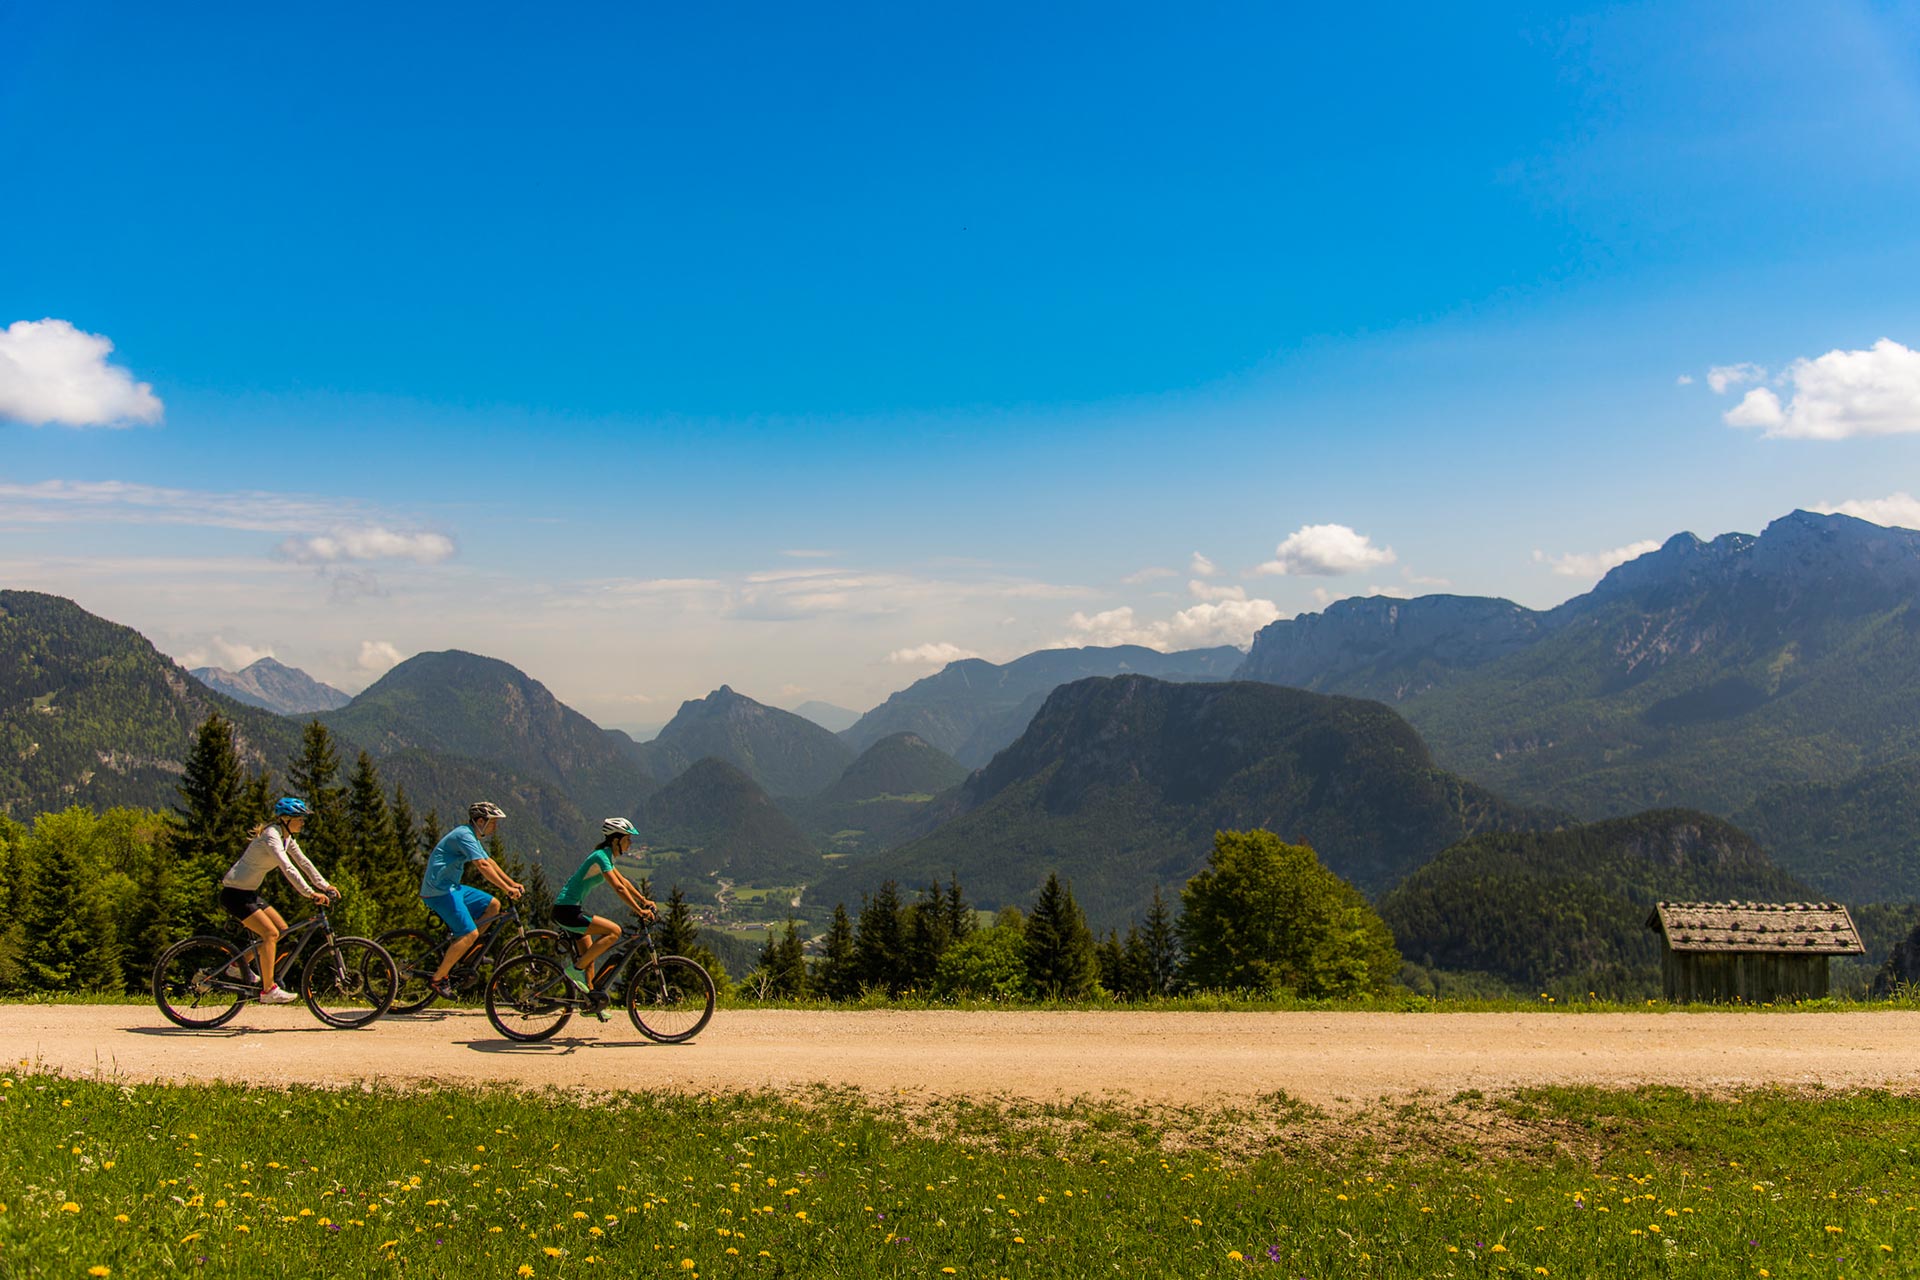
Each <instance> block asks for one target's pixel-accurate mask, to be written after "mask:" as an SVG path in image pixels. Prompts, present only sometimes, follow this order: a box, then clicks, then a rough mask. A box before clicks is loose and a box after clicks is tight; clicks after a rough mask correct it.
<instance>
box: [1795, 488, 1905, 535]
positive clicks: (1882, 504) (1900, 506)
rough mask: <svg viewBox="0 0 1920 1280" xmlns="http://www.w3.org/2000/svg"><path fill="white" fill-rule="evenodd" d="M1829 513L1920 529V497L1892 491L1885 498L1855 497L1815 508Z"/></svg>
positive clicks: (1901, 527) (1895, 527)
mask: <svg viewBox="0 0 1920 1280" xmlns="http://www.w3.org/2000/svg"><path fill="white" fill-rule="evenodd" d="M1813 509H1814V510H1815V511H1820V512H1825V513H1826V514H1828V515H1843V516H1854V517H1857V518H1858V519H1861V520H1869V521H1872V522H1873V523H1874V524H1881V525H1886V526H1887V527H1889V528H1894V529H1920V498H1916V497H1914V496H1913V495H1912V494H1910V493H1891V494H1888V495H1887V496H1886V497H1884V498H1855V499H1853V500H1851V501H1848V502H1840V503H1833V504H1823V505H1821V506H1817V507H1815V508H1813Z"/></svg>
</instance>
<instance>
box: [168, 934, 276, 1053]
mask: <svg viewBox="0 0 1920 1280" xmlns="http://www.w3.org/2000/svg"><path fill="white" fill-rule="evenodd" d="M239 954H240V948H238V947H236V946H234V945H233V943H231V942H229V941H227V940H226V939H225V938H210V937H201V938H187V939H185V940H184V941H181V942H176V943H174V944H173V945H172V946H171V947H168V948H167V949H166V950H165V951H164V952H162V953H161V955H160V958H159V959H158V960H156V961H155V962H154V965H153V1002H154V1003H155V1004H157V1005H159V1006H160V1012H161V1013H164V1014H166V1015H167V1021H169V1022H171V1023H173V1024H174V1025H176V1026H181V1027H186V1028H188V1029H190V1030H205V1029H206V1028H209V1027H218V1026H221V1025H224V1024H225V1023H227V1022H228V1021H230V1020H232V1018H233V1015H235V1014H236V1013H239V1012H240V1004H241V1002H242V1001H243V1000H244V999H245V998H246V993H247V991H248V990H249V989H251V988H252V987H253V986H254V985H255V981H256V980H255V978H254V977H253V975H252V973H251V971H250V970H248V969H247V967H246V966H245V965H244V964H243V963H242V962H240V961H239V960H237V959H236V957H237V956H239Z"/></svg>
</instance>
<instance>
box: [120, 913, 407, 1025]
mask: <svg viewBox="0 0 1920 1280" xmlns="http://www.w3.org/2000/svg"><path fill="white" fill-rule="evenodd" d="M315 937H324V938H325V941H324V942H322V943H321V944H320V945H319V946H318V947H317V948H316V949H315V950H314V952H313V954H312V955H310V956H308V957H307V961H306V963H305V964H304V965H302V966H301V967H300V970H299V972H300V985H299V988H298V990H299V993H300V996H301V998H303V999H304V1000H305V1001H306V1002H307V1008H309V1009H311V1010H312V1011H313V1016H314V1017H316V1018H318V1019H320V1021H322V1022H324V1023H326V1024H327V1025H328V1026H330V1027H344V1028H349V1029H351V1028H357V1027H364V1026H367V1025H369V1024H370V1023H372V1022H373V1021H374V1019H376V1018H378V1017H379V1016H380V1015H381V1014H383V1013H385V1012H386V1011H387V1008H388V1006H389V1005H391V1004H392V1003H393V997H394V995H395V994H396V993H397V992H398V991H399V989H400V972H399V968H398V966H396V965H395V964H394V961H393V957H392V956H391V955H389V954H387V950H386V948H384V947H382V946H381V945H380V944H379V943H377V942H375V941H374V940H373V939H371V938H355V937H336V936H335V934H334V932H333V922H332V921H331V920H329V919H328V918H327V909H326V908H325V907H317V908H315V910H314V912H313V914H312V915H310V916H308V917H307V918H306V919H304V920H302V921H300V922H299V923H298V924H291V925H288V926H287V930H286V932H285V933H283V934H281V935H280V940H279V955H278V958H277V959H276V961H275V963H274V968H273V972H274V978H275V980H276V981H278V980H279V979H280V978H282V976H283V975H288V974H291V973H293V972H294V966H295V965H296V964H297V963H298V962H299V960H300V956H301V953H302V952H304V951H305V950H306V949H307V944H308V943H310V942H312V941H313V940H314V938H315ZM259 951H260V939H259V938H255V939H253V941H252V942H250V943H249V944H248V945H246V946H244V947H241V946H237V945H235V944H234V942H233V941H232V939H229V938H216V937H213V936H212V935H209V934H201V935H197V936H195V937H191V938H183V939H181V940H180V941H179V942H176V943H174V944H173V945H172V946H170V947H168V948H167V949H166V950H165V951H163V952H161V953H160V958H159V959H158V960H155V961H154V962H153V1001H154V1003H155V1004H157V1005H159V1006H160V1012H161V1013H163V1014H165V1015H166V1016H167V1020H168V1021H169V1022H172V1023H174V1024H176V1025H177V1026H182V1027H187V1028H189V1029H191V1030H206V1029H209V1028H212V1027H218V1026H222V1025H224V1024H226V1023H227V1022H229V1021H231V1020H232V1019H233V1017H234V1016H235V1015H236V1014H238V1013H239V1012H240V1008H241V1006H242V1005H244V1004H246V1003H248V1002H249V1001H254V1000H258V999H259V998H260V978H259V972H260V971H259V966H258V959H259Z"/></svg>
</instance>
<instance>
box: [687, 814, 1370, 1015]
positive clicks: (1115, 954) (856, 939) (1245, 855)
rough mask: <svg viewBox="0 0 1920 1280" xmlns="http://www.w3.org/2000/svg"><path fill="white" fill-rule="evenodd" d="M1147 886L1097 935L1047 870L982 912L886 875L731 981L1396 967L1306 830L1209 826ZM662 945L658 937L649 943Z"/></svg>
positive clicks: (1358, 981)
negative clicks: (1179, 878)
mask: <svg viewBox="0 0 1920 1280" xmlns="http://www.w3.org/2000/svg"><path fill="white" fill-rule="evenodd" d="M1180 903H1181V908H1182V910H1181V913H1180V915H1179V916H1178V918H1176V917H1175V915H1174V912H1173V910H1172V907H1171V905H1170V904H1169V903H1168V901H1167V900H1166V898H1165V896H1164V895H1163V894H1162V893H1161V892H1160V890H1158V889H1157V888H1156V889H1155V890H1154V894H1153V900H1152V902H1151V903H1150V904H1149V906H1148V908H1147V910H1146V913H1145V914H1144V915H1143V916H1142V917H1141V918H1140V919H1138V920H1136V921H1135V922H1134V923H1133V924H1132V925H1130V926H1129V927H1128V929H1127V932H1126V934H1125V936H1124V937H1123V936H1122V935H1121V934H1120V933H1119V932H1118V931H1117V930H1116V931H1112V932H1109V933H1108V934H1107V936H1106V937H1105V938H1104V939H1098V940H1096V939H1095V937H1094V935H1093V933H1092V931H1091V930H1089V929H1088V927H1087V922H1086V917H1085V915H1084V914H1083V913H1082V912H1081V910H1080V907H1079V904H1078V903H1076V902H1075V901H1074V897H1073V890H1072V887H1071V886H1070V885H1068V884H1066V883H1064V882H1063V881H1061V879H1060V877H1059V875H1058V874H1057V873H1056V874H1053V875H1049V876H1048V877H1047V882H1046V884H1045V885H1044V886H1042V888H1041V889H1040V892H1039V894H1038V895H1037V896H1036V897H1035V898H1034V900H1033V903H1032V904H1031V906H1030V907H1029V908H1028V910H1027V911H1026V912H1024V913H1023V912H1021V911H1020V910H1019V909H1018V908H1015V907H1007V908H1004V909H1002V910H1001V911H1000V913H999V914H998V915H996V916H995V917H994V918H993V921H992V923H991V924H989V925H986V926H984V927H982V926H981V925H980V924H978V922H977V915H976V913H975V911H974V910H973V908H972V907H970V906H969V905H968V904H967V901H966V898H965V895H964V893H963V891H962V890H961V887H960V883H959V880H958V878H954V879H952V880H950V882H949V883H948V884H947V885H946V886H944V887H942V886H941V885H940V883H939V882H938V881H936V882H934V883H932V884H930V885H928V886H927V887H926V888H925V889H923V890H921V891H920V894H919V896H918V897H917V898H915V899H914V900H913V901H911V902H906V901H903V900H902V899H901V896H900V886H899V885H898V884H897V883H896V882H894V881H891V880H889V881H887V882H885V883H884V884H882V885H881V886H880V888H879V889H878V891H876V892H875V893H872V894H869V895H865V896H863V898H862V899H861V904H860V912H859V916H858V918H857V920H856V919H855V918H854V917H852V916H850V915H849V914H848V912H847V908H846V904H845V903H841V904H838V905H837V906H835V908H834V912H833V920H832V923H831V924H830V925H829V927H828V929H827V932H826V934H825V935H824V937H822V938H821V939H820V940H819V945H818V948H817V951H818V955H817V957H816V958H814V959H812V960H811V961H809V958H808V956H807V946H806V943H805V942H803V940H802V939H801V938H800V936H799V930H798V926H797V924H796V923H795V922H794V921H793V920H791V919H789V920H788V921H787V926H786V930H785V932H784V933H782V934H779V935H778V936H776V935H775V934H773V933H771V932H770V933H769V934H768V937H767V941H766V944H765V946H764V947H763V948H762V950H761V952H760V955H759V959H758V963H757V964H756V965H755V967H754V969H753V971H752V972H751V973H750V974H749V975H748V977H747V979H746V981H745V986H746V989H747V990H748V992H749V993H750V994H753V995H756V996H758V997H760V998H763V999H799V998H804V997H812V998H819V999H827V1000H843V1001H844V1000H855V999H864V998H869V997H873V998H877V997H881V996H884V997H886V998H888V999H896V998H898V997H900V996H902V995H905V994H907V993H914V994H918V995H923V996H928V997H931V998H934V999H951V998H958V997H970V998H984V999H1005V1000H1016V999H1049V1000H1085V999H1090V998H1110V999H1116V1000H1129V1001H1138V1000H1147V999H1153V998H1156V997H1162V996H1171V995H1178V994H1181V993H1183V992H1189V991H1247V992H1260V993H1266V994H1281V993H1290V994H1296V995H1302V996H1308V997H1313V998H1321V997H1337V996H1352V995H1361V994H1367V993H1375V992H1380V991H1384V990H1386V989H1387V987H1388V985H1389V984H1390V983H1391V982H1392V981H1393V980H1394V978H1395V976H1396V975H1397V974H1398V972H1399V969H1400V964H1401V961H1400V953H1399V951H1398V950H1397V949H1396V948H1395V946H1394V943H1393V935H1392V934H1391V933H1390V932H1389V931H1388V929H1387V927H1386V925H1385V924H1384V923H1383V922H1382V921H1381V920H1380V917H1379V916H1378V915H1377V914H1376V913H1375V912H1374V911H1373V909H1372V908H1371V907H1369V906H1368V905H1367V903H1366V900H1365V899H1364V898H1363V897H1362V896H1361V895H1360V892H1359V891H1358V890H1357V889H1355V888H1353V886H1352V885H1349V884H1348V883H1346V882H1345V881H1344V880H1341V879H1340V878H1339V877H1338V876H1336V875H1334V874H1333V873H1332V872H1330V871H1328V870H1327V869H1326V868H1325V867H1324V866H1322V865H1321V863H1320V860H1319V858H1318V856H1317V855H1316V854H1315V853H1314V852H1313V850H1312V849H1311V848H1308V847H1307V846H1305V845H1289V844H1286V843H1284V842H1283V841H1281V840H1280V839H1279V838H1278V837H1277V836H1275V835H1273V834H1272V833H1271V832H1267V831H1223V832H1220V833H1219V834H1218V835H1217V836H1216V837H1215V841H1214V849H1213V853H1212V856H1211V857H1210V859H1209V861H1208V865H1207V868H1206V869H1205V870H1203V871H1201V872H1200V873H1199V874H1198V875H1196V876H1194V877H1193V879H1192V880H1190V881H1188V883H1187V885H1186V886H1185V887H1184V888H1183V889H1182V890H1181V894H1180ZM663 949H664V948H663Z"/></svg>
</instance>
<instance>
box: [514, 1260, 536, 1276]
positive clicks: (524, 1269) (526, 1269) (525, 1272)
mask: <svg viewBox="0 0 1920 1280" xmlns="http://www.w3.org/2000/svg"><path fill="white" fill-rule="evenodd" d="M514 1274H515V1275H519V1276H530V1275H532V1274H533V1268H532V1267H530V1266H528V1265H527V1264H526V1263H524V1262H523V1263H521V1264H520V1270H518V1271H516V1272H515V1273H514Z"/></svg>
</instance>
